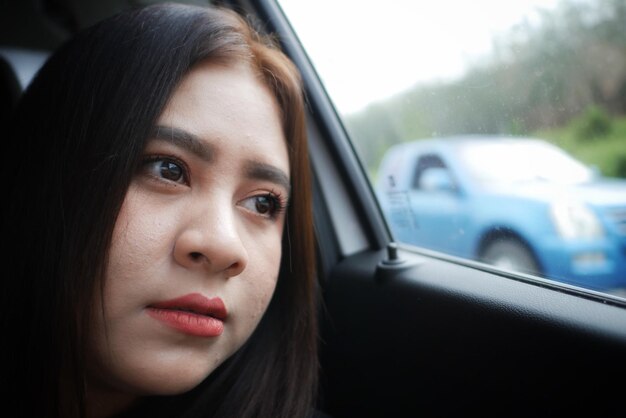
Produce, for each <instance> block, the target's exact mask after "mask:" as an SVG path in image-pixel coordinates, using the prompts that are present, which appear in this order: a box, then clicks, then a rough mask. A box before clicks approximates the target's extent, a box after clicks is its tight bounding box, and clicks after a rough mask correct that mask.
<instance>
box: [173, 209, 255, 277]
mask: <svg viewBox="0 0 626 418" xmlns="http://www.w3.org/2000/svg"><path fill="white" fill-rule="evenodd" d="M209 212H212V211H209ZM174 259H175V260H176V261H177V262H178V263H179V264H181V265H183V266H185V267H187V268H192V269H203V270H206V271H208V272H210V273H218V274H219V273H221V272H224V273H225V274H226V277H233V276H237V275H238V274H240V273H241V272H242V271H243V270H244V269H245V268H246V265H247V263H248V253H247V250H246V247H245V246H244V245H243V242H242V240H241V236H240V234H239V232H238V231H237V225H236V223H235V219H234V215H225V214H223V213H222V214H221V215H220V216H213V214H212V213H206V212H205V213H203V214H201V215H199V216H197V217H195V218H194V219H192V220H191V221H190V222H189V223H188V225H187V226H186V227H185V228H184V229H183V230H182V231H181V232H180V234H179V236H178V237H177V239H176V243H175V245H174Z"/></svg>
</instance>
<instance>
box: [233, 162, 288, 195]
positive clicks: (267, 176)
mask: <svg viewBox="0 0 626 418" xmlns="http://www.w3.org/2000/svg"><path fill="white" fill-rule="evenodd" d="M244 172H245V175H246V177H248V178H251V179H255V180H266V181H270V182H272V183H276V184H277V185H279V186H281V187H283V188H284V189H285V190H286V191H287V194H290V193H291V182H290V181H289V176H287V174H286V173H285V172H284V171H283V170H281V169H279V168H278V167H275V166H273V165H270V164H266V163H262V162H259V161H248V162H247V163H246V165H245V168H244Z"/></svg>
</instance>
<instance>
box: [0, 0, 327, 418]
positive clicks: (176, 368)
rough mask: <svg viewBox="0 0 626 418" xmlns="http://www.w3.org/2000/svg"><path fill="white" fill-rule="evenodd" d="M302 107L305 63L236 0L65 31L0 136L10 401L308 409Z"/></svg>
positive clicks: (309, 261) (105, 408) (136, 410)
mask: <svg viewBox="0 0 626 418" xmlns="http://www.w3.org/2000/svg"><path fill="white" fill-rule="evenodd" d="M304 125H305V121H304V104H303V97H302V91H301V85H300V80H299V75H298V72H297V70H296V68H295V67H294V65H293V64H292V63H291V62H290V61H289V60H288V59H287V58H286V56H285V55H284V54H283V53H281V52H280V51H279V49H278V48H277V47H276V46H275V45H274V44H273V43H272V42H270V40H269V38H266V37H263V36H261V35H260V34H258V33H257V32H255V31H254V30H253V29H252V28H251V27H250V26H248V24H247V23H246V22H245V21H244V20H243V19H241V18H240V17H239V16H238V15H236V14H235V13H234V12H231V11H228V10H225V9H221V8H209V7H207V8H205V7H198V6H183V5H173V4H170V5H153V6H149V7H145V8H141V9H137V10H133V11H127V12H123V13H121V14H118V15H116V16H114V17H112V18H109V19H107V20H105V21H103V22H101V23H99V24H97V25H95V26H94V27H92V28H90V29H88V30H86V31H83V32H82V33H80V34H79V35H77V36H76V37H75V38H74V39H73V40H71V41H70V42H68V43H67V44H65V45H64V46H63V47H62V48H60V49H59V50H58V51H57V52H56V53H55V54H54V55H53V56H52V57H51V58H50V59H49V60H48V62H47V63H46V64H45V66H44V67H43V68H42V70H41V71H40V72H39V73H38V75H37V76H36V77H35V79H34V80H33V82H32V84H31V85H30V86H29V88H28V89H27V91H26V92H25V94H24V95H23V97H22V99H21V102H20V104H19V106H18V108H17V110H16V112H15V114H14V117H13V119H12V122H11V124H10V125H9V127H8V130H7V131H6V133H7V135H6V139H5V141H4V144H5V147H6V148H5V149H7V150H8V153H7V155H8V160H9V161H6V164H3V170H4V179H5V182H6V183H5V190H8V196H6V197H5V201H4V208H5V216H3V231H4V234H5V239H8V240H10V245H9V246H8V247H9V248H8V249H7V251H5V252H4V257H5V259H4V263H3V264H4V266H5V272H4V275H3V277H4V280H3V281H2V283H3V285H2V287H3V300H2V303H3V305H2V310H3V319H4V321H3V325H4V345H5V347H6V348H7V349H8V350H9V351H8V356H5V357H4V358H3V362H4V364H5V366H6V370H5V371H3V372H2V376H3V378H4V379H6V382H7V383H8V388H7V390H6V391H4V393H5V394H6V395H8V396H7V400H6V402H5V408H7V409H9V410H11V409H12V408H15V409H14V410H16V411H17V412H16V414H15V415H13V416H25V417H34V416H36V417H49V416H63V417H113V416H151V417H158V416H166V417H179V416H180V417H238V418H239V417H272V418H275V417H290V418H292V417H306V416H309V415H310V414H311V412H312V407H313V405H314V399H315V390H316V383H317V349H316V347H317V340H316V336H317V329H316V305H315V304H316V298H315V289H316V286H315V281H314V278H315V273H314V242H313V230H312V216H311V195H310V184H309V165H308V156H307V145H306V138H305V126H304Z"/></svg>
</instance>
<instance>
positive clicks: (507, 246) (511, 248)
mask: <svg viewBox="0 0 626 418" xmlns="http://www.w3.org/2000/svg"><path fill="white" fill-rule="evenodd" d="M481 260H482V261H483V262H485V263H487V264H492V265H494V266H497V267H500V268H502V269H506V270H513V271H519V272H523V273H531V274H539V273H540V272H541V268H540V267H539V263H537V260H536V259H535V257H534V255H533V253H532V251H531V250H530V249H529V248H528V247H527V246H526V245H524V244H523V243H522V242H520V241H519V240H517V239H514V238H498V239H495V240H493V241H492V242H491V243H489V245H488V246H487V247H486V248H485V250H484V251H483V254H482V257H481Z"/></svg>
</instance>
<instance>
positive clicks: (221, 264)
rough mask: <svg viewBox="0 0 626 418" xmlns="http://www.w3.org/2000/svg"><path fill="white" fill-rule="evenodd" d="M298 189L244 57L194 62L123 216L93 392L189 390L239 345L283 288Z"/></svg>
mask: <svg viewBox="0 0 626 418" xmlns="http://www.w3.org/2000/svg"><path fill="white" fill-rule="evenodd" d="M289 192H290V190H289V162H288V154H287V146H286V143H285V137H284V134H283V131H282V129H281V122H280V117H279V110H278V105H277V103H276V101H275V98H274V97H273V96H272V95H271V93H270V92H269V90H268V89H267V88H266V87H265V86H264V85H263V84H262V83H261V82H260V81H259V80H258V79H257V78H256V77H255V76H254V75H253V73H252V72H251V70H249V69H248V68H247V67H244V66H229V67H225V66H219V65H216V64H210V63H203V64H201V65H198V66H197V67H195V68H194V69H193V70H192V71H191V72H190V73H189V74H188V75H187V76H186V77H185V78H184V80H183V81H182V84H181V85H180V86H179V87H178V89H177V90H176V91H175V93H174V95H173V96H172V97H171V99H170V101H169V103H168V105H167V107H166V109H165V111H164V112H163V114H162V115H161V116H160V118H159V120H158V126H157V127H156V128H155V133H154V135H153V136H152V139H151V140H150V141H149V143H148V145H147V147H146V149H145V151H144V162H143V164H142V165H141V168H140V170H139V171H138V172H137V174H136V176H135V178H134V180H133V182H132V185H131V186H130V189H129V190H128V193H127V195H126V198H125V200H124V203H123V206H122V209H121V212H120V214H119V218H118V220H117V224H116V226H115V230H114V235H113V242H112V247H111V253H110V261H109V264H108V271H107V276H106V282H105V286H104V293H103V295H102V296H103V298H102V299H103V300H104V304H103V305H97V306H95V308H94V316H95V318H96V319H95V321H96V323H95V324H94V326H93V328H92V329H93V330H94V335H93V339H92V346H91V351H90V353H89V380H88V384H89V386H88V392H89V393H90V397H92V398H99V399H105V398H107V399H115V398H120V399H124V398H125V399H126V400H127V401H128V400H132V399H133V398H134V397H137V396H141V395H146V394H177V393H181V392H184V391H187V390H189V389H191V388H193V387H194V386H196V385H197V384H198V383H200V382H201V381H202V380H203V379H204V378H206V377H207V376H208V375H209V374H210V373H211V372H212V371H213V370H214V369H215V368H216V367H217V366H219V365H220V364H221V363H222V362H223V361H224V360H226V359H227V358H228V357H229V356H230V355H232V354H233V353H234V352H235V351H236V350H237V349H238V348H239V347H241V345H242V344H243V343H244V342H245V341H246V340H247V339H248V337H249V336H250V335H251V333H252V332H253V330H254V329H255V327H256V326H257V324H258V323H259V320H260V319H261V316H262V315H263V313H264V312H265V310H266V308H267V306H268V304H269V301H270V298H271V297H272V293H273V291H274V288H275V286H276V281H277V277H278V270H279V263H280V258H281V237H282V232H283V225H284V220H285V213H284V209H285V206H286V203H287V200H288V197H289ZM99 299H100V295H98V296H97V297H96V300H97V301H99Z"/></svg>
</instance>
